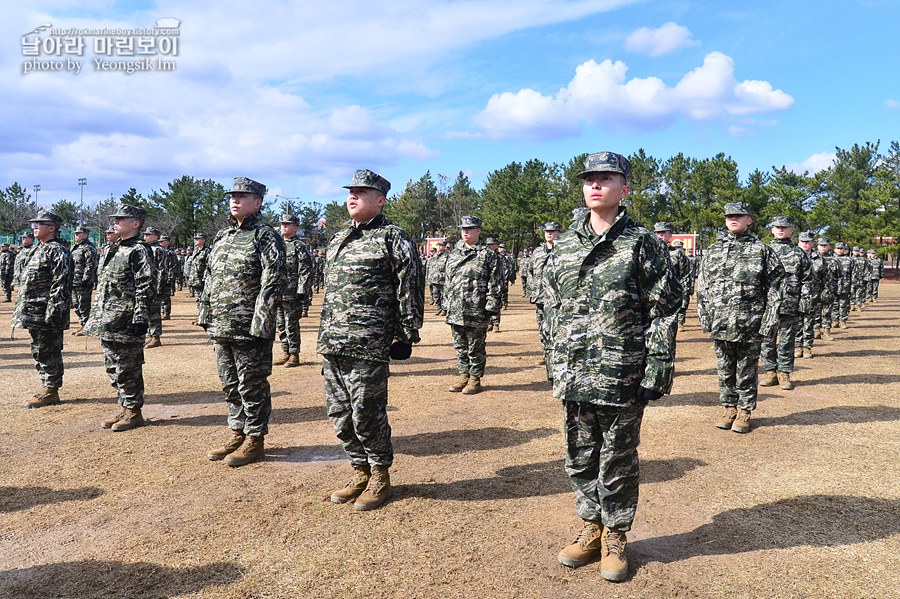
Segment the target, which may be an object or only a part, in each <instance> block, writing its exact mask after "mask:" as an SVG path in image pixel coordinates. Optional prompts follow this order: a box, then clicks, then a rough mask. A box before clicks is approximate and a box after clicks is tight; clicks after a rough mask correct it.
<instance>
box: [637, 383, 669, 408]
mask: <svg viewBox="0 0 900 599" xmlns="http://www.w3.org/2000/svg"><path fill="white" fill-rule="evenodd" d="M662 396H663V394H662V393H661V392H660V391H656V390H654V389H647V388H646V387H638V390H637V400H638V403H642V404H644V405H647V404H648V403H650V402H651V401H656V400H657V399H659V398H660V397H662Z"/></svg>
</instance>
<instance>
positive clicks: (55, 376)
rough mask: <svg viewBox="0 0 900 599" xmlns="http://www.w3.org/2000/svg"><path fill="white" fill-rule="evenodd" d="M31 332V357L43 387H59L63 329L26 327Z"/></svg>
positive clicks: (62, 367) (60, 382) (61, 367)
mask: <svg viewBox="0 0 900 599" xmlns="http://www.w3.org/2000/svg"><path fill="white" fill-rule="evenodd" d="M28 332H29V333H31V357H32V358H34V368H35V370H37V371H38V374H39V375H40V376H41V384H42V385H44V387H49V388H55V389H59V388H60V387H62V384H63V371H64V370H65V368H64V366H63V359H62V350H63V337H64V334H63V331H54V330H49V329H28Z"/></svg>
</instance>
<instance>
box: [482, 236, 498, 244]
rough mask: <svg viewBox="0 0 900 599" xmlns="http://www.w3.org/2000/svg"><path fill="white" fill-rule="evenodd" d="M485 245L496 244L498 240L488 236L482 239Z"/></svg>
mask: <svg viewBox="0 0 900 599" xmlns="http://www.w3.org/2000/svg"><path fill="white" fill-rule="evenodd" d="M484 243H485V245H498V244H499V243H500V242H499V241H497V240H496V239H494V238H493V237H488V238H487V239H485V240H484Z"/></svg>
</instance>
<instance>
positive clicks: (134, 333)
mask: <svg viewBox="0 0 900 599" xmlns="http://www.w3.org/2000/svg"><path fill="white" fill-rule="evenodd" d="M111 216H112V218H113V219H114V223H115V224H114V225H113V227H114V229H115V235H116V236H117V237H118V240H117V241H116V242H115V243H114V244H112V245H111V246H109V247H108V248H107V251H106V252H105V253H104V255H103V261H102V262H101V263H100V276H99V280H98V281H97V295H96V296H95V297H94V305H93V307H92V309H91V316H90V318H89V319H88V321H87V324H85V326H84V334H85V335H89V336H91V337H97V338H98V339H100V346H101V347H102V348H103V361H104V363H105V365H106V374H107V376H108V377H109V382H110V383H111V384H112V386H113V387H114V388H115V389H116V395H117V398H118V403H119V408H120V409H119V411H118V412H117V413H116V414H115V415H113V416H112V417H111V418H109V419H107V420H104V421H103V422H101V423H100V426H101V427H102V428H106V429H112V430H113V431H115V432H120V431H128V430H131V429H134V428H137V427H139V426H142V425H143V424H144V417H143V414H142V413H141V408H143V406H144V374H143V365H144V341H145V336H146V334H147V330H148V328H149V327H150V316H151V310H152V308H153V306H158V305H159V304H157V303H156V299H155V296H156V277H157V275H156V262H155V261H154V259H153V250H151V249H150V246H148V245H147V244H146V243H144V242H143V241H141V240H140V238H139V237H140V233H141V227H142V226H143V224H144V211H143V210H141V209H140V208H138V207H136V206H130V205H128V204H122V205H120V206H119V209H118V211H117V212H116V213H115V214H113V215H111ZM109 237H110V236H109V235H107V238H109Z"/></svg>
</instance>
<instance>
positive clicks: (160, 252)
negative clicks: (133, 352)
mask: <svg viewBox="0 0 900 599" xmlns="http://www.w3.org/2000/svg"><path fill="white" fill-rule="evenodd" d="M159 237H160V233H159V229H157V228H156V227H147V229H146V230H145V231H144V243H146V244H147V245H148V246H150V252H151V253H152V254H153V263H154V264H155V265H156V296H155V298H154V300H153V301H154V305H153V306H151V307H150V328H149V330H148V331H147V343H146V344H145V345H144V349H151V348H154V347H159V346H160V345H162V343H161V342H160V339H159V338H160V337H161V336H162V301H163V297H165V296H168V295H170V291H169V273H168V271H167V266H168V261H167V259H166V250H164V249H163V248H162V247H161V246H160V245H159Z"/></svg>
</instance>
